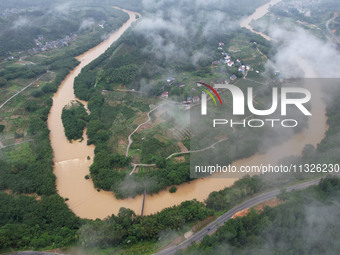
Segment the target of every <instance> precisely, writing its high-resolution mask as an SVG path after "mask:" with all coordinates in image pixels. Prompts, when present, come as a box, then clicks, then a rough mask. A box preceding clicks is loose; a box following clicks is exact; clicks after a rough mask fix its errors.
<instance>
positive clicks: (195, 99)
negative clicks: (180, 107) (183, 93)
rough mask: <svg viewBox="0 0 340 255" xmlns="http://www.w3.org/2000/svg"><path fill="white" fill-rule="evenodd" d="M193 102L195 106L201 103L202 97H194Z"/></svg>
mask: <svg viewBox="0 0 340 255" xmlns="http://www.w3.org/2000/svg"><path fill="white" fill-rule="evenodd" d="M192 102H193V103H194V104H196V103H199V102H200V97H199V96H194V97H193V98H192Z"/></svg>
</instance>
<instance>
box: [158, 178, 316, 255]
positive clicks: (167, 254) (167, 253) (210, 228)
mask: <svg viewBox="0 0 340 255" xmlns="http://www.w3.org/2000/svg"><path fill="white" fill-rule="evenodd" d="M320 180H321V178H319V179H316V180H313V181H309V182H305V183H301V184H297V185H293V186H290V187H288V188H286V191H287V192H290V191H293V190H301V189H305V188H307V187H309V186H312V185H316V184H318V183H319V181H320ZM280 192H281V190H273V191H270V192H267V193H263V194H260V195H258V196H256V197H253V198H251V199H249V200H247V201H245V202H243V203H241V204H239V205H237V206H235V207H234V208H232V209H230V210H229V211H227V212H226V213H224V214H223V215H222V216H220V217H218V218H217V219H216V220H214V221H213V222H211V223H210V224H209V225H207V226H206V227H204V228H203V229H202V230H200V231H199V232H197V233H196V234H194V235H193V236H191V237H190V238H188V239H187V240H185V241H184V242H183V243H180V244H179V245H177V246H174V247H170V248H168V249H165V250H163V251H160V252H158V253H155V254H156V255H171V254H174V253H175V252H176V251H177V250H182V249H185V248H187V247H188V246H190V245H191V244H192V243H196V242H200V241H202V239H203V238H204V237H205V236H206V235H209V234H212V233H214V232H215V231H216V230H217V228H218V227H220V226H222V225H224V223H225V222H226V221H228V220H230V219H231V217H232V216H233V215H234V214H235V213H238V212H240V211H243V210H245V209H248V208H251V207H254V206H256V205H258V204H261V203H263V202H265V201H267V200H270V199H273V198H276V197H277V195H279V194H280Z"/></svg>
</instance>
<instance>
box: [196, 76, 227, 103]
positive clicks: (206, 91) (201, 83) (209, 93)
mask: <svg viewBox="0 0 340 255" xmlns="http://www.w3.org/2000/svg"><path fill="white" fill-rule="evenodd" d="M199 84H200V85H203V86H205V87H207V88H209V89H210V90H211V91H212V92H214V94H215V95H216V96H217V98H218V100H219V101H220V104H221V106H222V100H221V98H220V95H219V94H218V93H217V91H216V90H215V89H214V88H213V87H211V86H210V85H208V84H206V83H204V82H201V81H199V82H197V85H199ZM200 89H201V90H202V91H204V92H205V93H207V94H208V95H209V96H210V97H211V98H212V100H213V101H214V103H215V105H217V103H216V100H215V98H214V96H213V95H212V94H211V92H210V91H209V90H207V89H204V88H200Z"/></svg>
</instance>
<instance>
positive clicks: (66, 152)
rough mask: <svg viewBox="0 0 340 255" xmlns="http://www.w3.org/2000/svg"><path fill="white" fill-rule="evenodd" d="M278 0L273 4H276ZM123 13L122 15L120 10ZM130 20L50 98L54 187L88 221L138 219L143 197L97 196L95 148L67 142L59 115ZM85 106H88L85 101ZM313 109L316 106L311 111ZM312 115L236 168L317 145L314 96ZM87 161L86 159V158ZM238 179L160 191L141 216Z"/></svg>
mask: <svg viewBox="0 0 340 255" xmlns="http://www.w3.org/2000/svg"><path fill="white" fill-rule="evenodd" d="M276 2H278V0H273V1H272V2H271V3H270V4H274V3H276ZM268 7H269V4H267V5H265V6H264V7H262V8H258V9H257V10H256V12H255V14H253V15H251V16H250V17H256V18H260V17H262V16H264V15H265V14H266V13H267V12H268ZM124 11H126V10H124ZM126 12H127V13H128V14H129V15H130V19H129V20H128V21H127V22H126V23H125V24H124V25H123V26H122V27H121V28H120V29H119V30H117V31H116V32H114V33H113V34H112V35H111V36H110V38H109V39H107V40H105V41H104V42H102V43H101V44H99V45H98V46H96V47H94V48H93V49H91V50H89V51H87V52H86V53H84V54H82V55H80V56H79V57H77V59H78V60H79V61H80V62H81V63H80V64H79V65H78V66H77V67H76V68H75V69H74V70H73V71H72V72H71V73H70V74H69V75H68V76H67V77H66V79H65V80H64V81H63V82H62V84H61V85H60V87H59V89H58V91H57V92H56V93H55V95H54V97H53V106H52V108H51V112H50V114H49V117H48V127H49V129H50V131H51V133H50V139H51V145H52V148H53V151H54V163H55V165H54V174H55V175H56V177H57V181H56V186H57V190H58V193H59V195H60V196H62V197H63V198H68V201H67V204H68V206H69V208H70V209H71V210H72V211H73V212H74V213H75V214H76V215H77V216H79V217H81V218H88V219H96V218H100V219H103V218H105V217H107V216H109V215H111V214H117V213H118V211H119V208H120V207H126V208H130V209H132V210H134V211H135V212H136V213H137V214H140V212H141V207H142V200H143V197H142V196H137V197H135V198H134V199H132V198H131V199H125V200H118V199H116V198H115V197H114V194H113V193H112V192H107V191H103V190H101V191H100V192H98V191H97V190H96V189H95V188H94V186H93V182H92V181H91V180H86V179H85V178H84V176H85V175H87V174H89V167H90V165H91V164H92V162H93V157H94V146H87V145H86V142H87V137H86V135H85V134H84V138H85V139H84V140H83V141H82V142H78V141H77V142H73V143H70V142H68V140H67V139H66V137H65V134H64V128H63V125H62V121H61V112H62V109H63V107H64V106H65V105H67V104H68V103H69V102H70V101H72V100H75V99H76V98H75V95H74V91H73V82H74V78H75V77H76V76H77V75H78V74H79V73H80V71H81V68H83V67H84V66H86V65H87V64H89V63H90V62H91V61H93V60H94V59H96V58H97V57H99V56H100V55H101V54H102V53H104V51H105V50H106V49H107V48H108V47H109V46H110V45H111V44H112V43H113V42H114V41H116V40H117V39H118V38H119V37H120V36H121V35H122V34H123V33H124V31H125V30H126V29H127V28H128V27H129V26H130V25H131V24H132V23H133V22H134V21H135V13H134V12H131V11H126ZM250 17H248V18H247V19H246V20H245V21H243V22H242V25H244V24H246V26H249V22H250V21H251V20H252V19H253V18H250ZM297 62H298V63H299V65H300V67H301V68H302V69H303V70H304V71H305V74H306V76H307V77H315V74H314V72H313V71H312V70H309V69H308V65H307V64H306V63H304V61H303V60H301V59H297ZM310 90H311V93H312V95H319V94H320V93H319V92H320V91H319V88H317V87H314V88H312V89H310ZM83 103H84V104H85V106H86V105H87V104H86V102H83ZM315 106H317V107H315ZM311 111H312V114H313V116H312V117H310V118H309V129H307V130H305V131H303V132H301V133H299V134H297V135H294V136H293V137H291V138H290V139H289V140H288V141H287V142H285V143H284V144H281V145H279V146H276V147H274V148H272V149H271V150H270V151H269V152H267V153H266V154H263V155H260V154H256V155H254V156H252V157H250V158H247V159H243V160H239V161H237V162H235V163H234V165H259V164H261V163H273V164H274V163H276V162H277V160H278V159H280V158H281V157H284V156H289V155H298V154H300V153H301V151H302V149H303V147H304V145H305V144H313V145H316V144H317V143H318V142H320V141H321V139H322V138H323V137H324V133H325V130H326V129H327V126H326V117H325V105H324V104H323V102H322V101H321V99H320V98H317V97H315V98H314V97H313V100H312V110H311ZM88 156H90V158H91V159H90V160H88V159H87V157H88ZM236 180H237V178H205V179H198V180H195V181H192V182H190V183H185V184H182V185H180V186H178V190H177V192H176V193H169V192H168V191H161V192H160V193H159V194H156V195H153V196H150V195H147V196H146V203H145V209H144V214H146V215H147V214H151V213H155V212H157V211H160V210H162V209H164V208H167V207H170V206H173V205H177V204H179V203H181V202H182V201H185V200H192V199H194V198H196V199H197V200H199V201H203V200H204V199H206V198H207V197H208V195H209V193H211V192H212V191H218V190H221V189H223V188H224V187H226V186H230V185H232V184H233V183H234V182H235V181H236Z"/></svg>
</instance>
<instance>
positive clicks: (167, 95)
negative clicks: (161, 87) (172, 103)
mask: <svg viewBox="0 0 340 255" xmlns="http://www.w3.org/2000/svg"><path fill="white" fill-rule="evenodd" d="M168 97H169V92H168V91H164V92H163V93H162V95H161V98H165V99H167V98H168Z"/></svg>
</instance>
